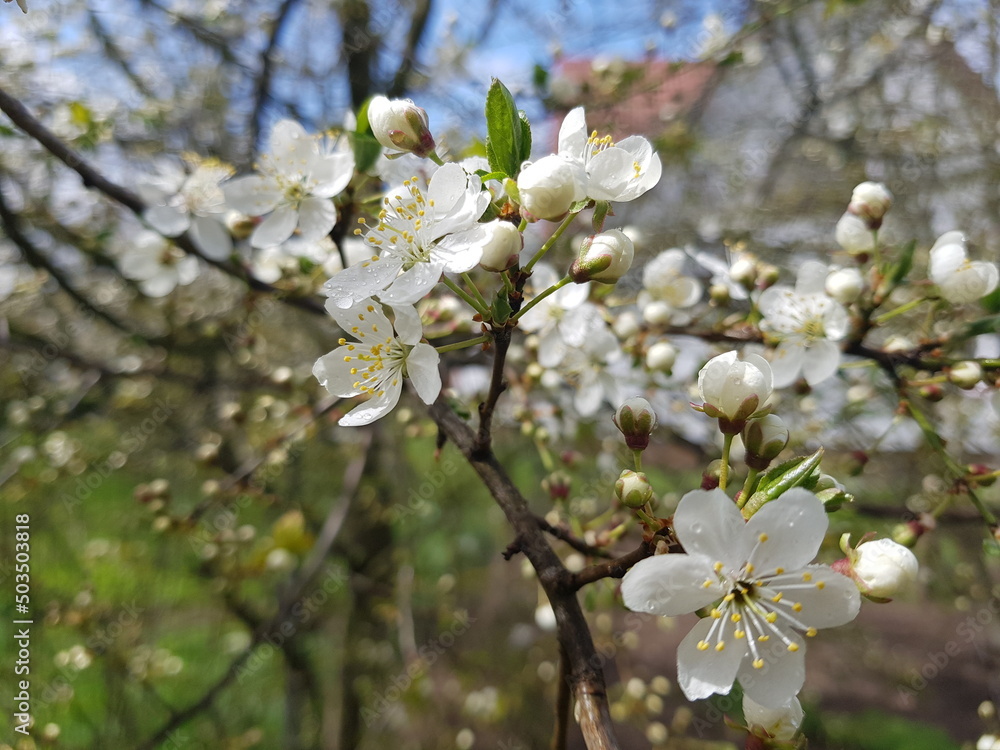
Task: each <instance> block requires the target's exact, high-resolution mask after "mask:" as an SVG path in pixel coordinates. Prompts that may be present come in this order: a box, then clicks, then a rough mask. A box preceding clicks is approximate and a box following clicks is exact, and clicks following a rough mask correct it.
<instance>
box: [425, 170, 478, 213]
mask: <svg viewBox="0 0 1000 750" xmlns="http://www.w3.org/2000/svg"><path fill="white" fill-rule="evenodd" d="M468 184H469V175H468V174H467V173H466V171H465V170H464V169H462V167H461V166H460V165H459V164H455V163H454V162H449V163H447V164H445V165H444V166H443V167H441V168H440V169H438V171H436V172H435V173H434V176H433V177H431V181H430V183H429V184H428V185H427V198H428V200H429V201H434V207H435V209H436V210H437V211H438V212H440V213H441V214H445V213H447V212H448V211H450V210H451V209H452V207H453V206H454V205H455V204H456V203H458V202H459V200H461V198H462V196H463V195H464V194H465V189H466V188H467V187H468Z"/></svg>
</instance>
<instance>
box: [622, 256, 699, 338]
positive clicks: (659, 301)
mask: <svg viewBox="0 0 1000 750" xmlns="http://www.w3.org/2000/svg"><path fill="white" fill-rule="evenodd" d="M686 261H687V255H686V254H685V253H684V251H683V250H679V249H677V248H671V249H670V250H664V251H663V252H662V253H660V254H659V255H657V256H656V257H655V258H653V259H652V260H651V261H649V263H647V264H646V267H645V268H643V270H642V287H643V289H642V291H641V292H639V297H638V299H637V300H636V301H637V303H638V305H639V308H640V309H641V310H642V316H643V318H645V320H646V322H648V323H652V324H654V325H664V324H666V323H669V322H670V319H671V317H672V316H673V314H674V313H675V312H676V311H677V310H682V309H685V308H688V307H692V306H693V305H695V304H697V302H698V300H699V299H701V284H700V283H698V281H697V280H695V279H692V278H691V277H689V276H685V275H684V264H685V263H686Z"/></svg>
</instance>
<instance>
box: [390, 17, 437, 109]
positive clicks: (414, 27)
mask: <svg viewBox="0 0 1000 750" xmlns="http://www.w3.org/2000/svg"><path fill="white" fill-rule="evenodd" d="M430 14H431V0H417V2H416V3H415V5H414V8H413V15H412V16H411V17H410V30H409V32H408V33H407V35H406V47H404V48H403V56H402V59H401V60H400V61H399V67H398V68H397V69H396V75H395V76H393V78H392V83H391V84H389V88H388V90H387V91H386V96H388V97H389V98H390V99H398V98H399V97H401V96H402V95H403V94H405V93H406V90H407V89H408V88H409V83H410V73H412V72H413V68H414V67H415V66H416V63H417V48H418V47H419V46H420V40H421V39H423V36H424V32H425V31H426V30H427V19H428V17H429V16H430Z"/></svg>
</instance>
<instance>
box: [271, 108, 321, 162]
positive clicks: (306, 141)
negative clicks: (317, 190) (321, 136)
mask: <svg viewBox="0 0 1000 750" xmlns="http://www.w3.org/2000/svg"><path fill="white" fill-rule="evenodd" d="M270 148H271V159H272V161H273V163H274V166H275V167H277V169H278V170H280V171H281V172H283V173H284V174H288V175H292V174H301V173H303V172H304V171H305V166H306V165H307V164H309V163H310V162H311V161H312V160H313V159H314V158H315V155H316V154H317V152H318V150H319V148H318V146H317V143H316V139H315V138H313V137H312V136H310V135H309V134H308V133H307V132H306V130H305V128H303V127H302V126H301V125H300V124H299V123H297V122H295V121H294V120H281V121H279V122H277V123H275V125H274V128H273V129H272V130H271V138H270Z"/></svg>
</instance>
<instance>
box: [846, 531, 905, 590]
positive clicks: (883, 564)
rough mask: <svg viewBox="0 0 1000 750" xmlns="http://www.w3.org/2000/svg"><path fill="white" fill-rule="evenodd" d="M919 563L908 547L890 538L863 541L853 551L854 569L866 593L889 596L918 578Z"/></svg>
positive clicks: (852, 567)
mask: <svg viewBox="0 0 1000 750" xmlns="http://www.w3.org/2000/svg"><path fill="white" fill-rule="evenodd" d="M918 568H919V564H918V563H917V558H916V556H915V555H914V554H913V553H912V552H910V550H909V549H907V548H906V547H904V546H903V545H901V544H897V543H896V542H894V541H892V540H891V539H876V540H874V541H871V542H862V543H861V544H859V545H858V547H857V549H856V550H854V555H853V560H852V565H851V570H852V573H853V576H852V577H853V578H854V580H855V581H857V582H858V584H859V586H858V588H859V589H860V590H861V593H862V594H864V595H865V596H868V597H872V598H875V599H889V598H891V597H893V596H896V594H898V593H899V592H900V591H901V590H903V589H904V588H905V587H906V586H908V585H910V584H911V583H912V582H913V581H915V580H916V579H917V570H918Z"/></svg>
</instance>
